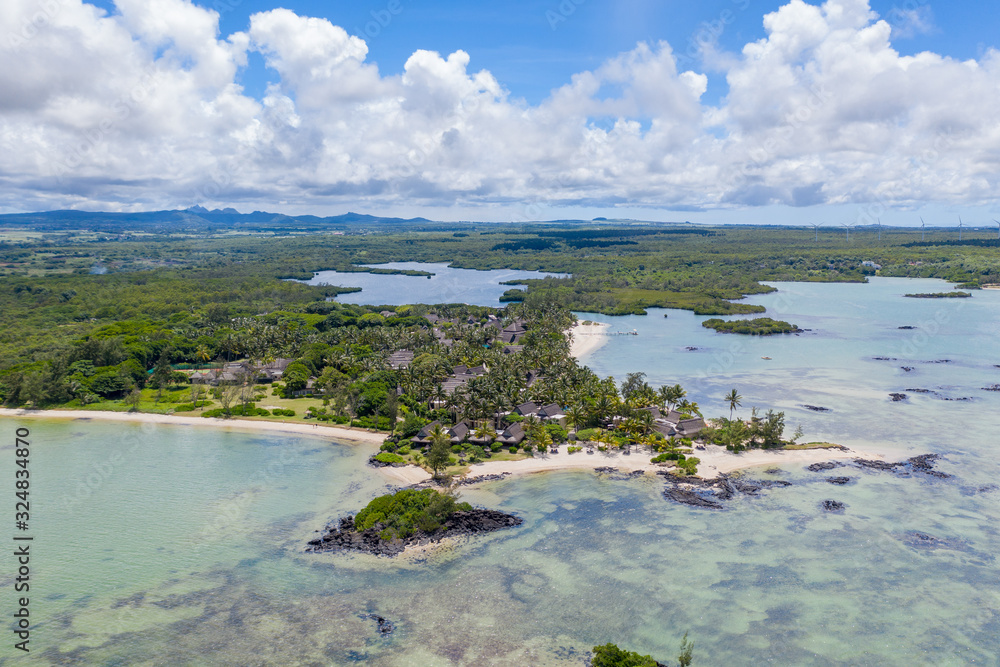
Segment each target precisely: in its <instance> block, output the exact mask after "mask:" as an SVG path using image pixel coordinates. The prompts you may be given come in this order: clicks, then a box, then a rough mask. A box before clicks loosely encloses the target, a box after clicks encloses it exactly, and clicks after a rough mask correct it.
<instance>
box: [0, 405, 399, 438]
mask: <svg viewBox="0 0 1000 667" xmlns="http://www.w3.org/2000/svg"><path fill="white" fill-rule="evenodd" d="M0 417H17V418H24V419H99V420H101V421H122V422H146V423H151V424H172V425H179V426H210V427H213V428H224V429H232V430H241V431H256V432H261V431H272V432H274V431H277V432H283V433H296V434H298V435H309V436H315V437H321V438H329V439H331V440H336V441H337V442H343V443H348V444H365V445H381V444H382V441H383V440H385V436H384V435H383V434H381V433H372V432H369V431H365V430H362V429H353V428H346V427H344V426H326V425H324V424H322V423H316V424H303V423H298V422H278V421H266V420H263V419H261V420H255V419H215V418H206V417H194V416H190V415H158V414H152V413H149V412H105V411H99V410H12V409H9V408H0Z"/></svg>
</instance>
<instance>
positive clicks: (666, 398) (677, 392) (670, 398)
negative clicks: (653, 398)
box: [659, 384, 687, 410]
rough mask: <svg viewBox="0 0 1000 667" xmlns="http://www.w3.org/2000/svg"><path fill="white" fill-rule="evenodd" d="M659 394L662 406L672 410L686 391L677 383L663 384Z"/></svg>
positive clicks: (685, 394)
mask: <svg viewBox="0 0 1000 667" xmlns="http://www.w3.org/2000/svg"><path fill="white" fill-rule="evenodd" d="M659 396H660V400H661V401H663V407H664V408H667V409H668V410H672V409H673V408H674V406H676V405H677V404H678V403H679V402H680V401H681V400H682V399H683V398H684V397H685V396H687V392H686V391H684V388H683V387H681V386H680V385H679V384H675V385H674V386H673V387H667V386H666V385H664V386H662V387H660V392H659Z"/></svg>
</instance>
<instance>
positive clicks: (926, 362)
mask: <svg viewBox="0 0 1000 667" xmlns="http://www.w3.org/2000/svg"><path fill="white" fill-rule="evenodd" d="M924 363H925V364H950V363H951V359H935V360H934V361H925V362H924Z"/></svg>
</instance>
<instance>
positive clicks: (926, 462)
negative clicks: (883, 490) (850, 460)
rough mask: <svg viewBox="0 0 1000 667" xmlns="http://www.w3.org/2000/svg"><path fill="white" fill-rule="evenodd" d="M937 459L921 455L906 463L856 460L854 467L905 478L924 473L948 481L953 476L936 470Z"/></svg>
mask: <svg viewBox="0 0 1000 667" xmlns="http://www.w3.org/2000/svg"><path fill="white" fill-rule="evenodd" d="M937 458H938V455H937V454H921V455H920V456H914V457H911V458H908V459H906V460H905V461H896V462H893V463H890V462H888V461H877V460H872V459H854V465H856V466H858V467H859V468H865V469H868V470H878V471H882V472H891V473H895V474H897V475H902V476H904V477H906V476H908V475H910V474H911V473H922V474H924V475H928V476H930V477H938V478H940V479H948V478H949V477H951V475H949V474H947V473H943V472H939V471H937V470H934V461H935V460H937Z"/></svg>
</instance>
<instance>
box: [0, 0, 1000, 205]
mask: <svg viewBox="0 0 1000 667" xmlns="http://www.w3.org/2000/svg"><path fill="white" fill-rule="evenodd" d="M227 3H228V4H227ZM62 6H63V9H62V10H61V11H58V12H57V13H54V14H52V15H51V16H48V15H46V16H45V17H44V18H45V19H46V21H45V22H44V23H40V24H39V25H41V29H40V30H39V31H38V36H37V37H34V36H32V37H31V38H30V39H28V40H26V41H25V40H22V41H24V44H21V45H18V46H17V48H16V49H12V51H13V53H14V55H13V58H15V59H19V61H18V60H15V62H14V65H15V66H14V67H13V68H9V73H8V74H6V75H0V93H3V94H6V95H5V97H6V98H7V99H8V100H21V99H25V100H26V101H25V103H24V106H23V108H21V107H19V106H18V103H16V102H15V103H14V104H13V108H12V109H8V108H6V107H5V106H4V105H2V104H0V122H2V121H7V123H8V125H7V126H6V136H7V137H8V138H10V137H17V141H20V142H23V144H18V143H17V142H15V143H13V144H11V145H10V147H9V148H10V150H11V151H14V152H16V153H17V154H19V155H25V156H34V158H33V159H31V160H29V159H24V160H21V161H18V160H15V159H13V158H11V159H10V160H9V161H8V162H7V163H6V164H5V163H4V162H3V158H0V173H9V174H18V175H19V178H11V179H7V181H6V183H7V185H6V186H5V185H4V183H5V181H3V180H0V210H2V211H11V210H28V209H34V208H55V207H82V208H95V207H107V208H121V209H137V208H150V207H158V206H164V207H166V206H172V205H178V206H180V205H183V204H193V203H200V204H204V205H210V206H211V205H232V206H235V207H236V208H239V209H247V208H254V207H258V208H268V209H271V210H283V211H288V212H310V213H320V214H322V213H331V212H339V211H341V210H345V209H347V208H352V209H355V210H370V211H373V212H382V213H386V214H398V215H425V216H427V217H438V218H442V219H460V218H463V219H469V218H482V219H502V220H504V219H511V220H517V219H523V218H525V217H535V216H536V215H537V216H538V217H576V216H579V217H593V216H597V215H601V216H608V217H616V216H618V217H636V218H644V219H661V220H675V219H689V220H694V221H704V222H718V221H722V220H732V221H736V222H748V223H760V222H783V221H798V220H804V219H805V218H809V220H810V221H811V220H818V219H823V218H829V219H830V220H831V221H833V220H834V219H836V220H838V221H839V220H842V219H844V218H847V219H848V220H851V219H852V218H856V219H857V221H859V222H864V221H866V220H868V219H872V218H882V220H883V222H887V223H889V224H894V223H895V224H901V223H906V222H909V221H911V220H912V219H914V218H915V217H916V216H917V215H919V214H921V213H923V214H926V216H930V217H931V218H941V219H944V218H951V217H955V218H957V216H958V215H959V214H962V215H964V216H965V217H966V218H967V219H969V220H977V219H979V218H983V219H984V221H988V220H989V219H990V218H991V217H1000V208H998V204H997V200H996V198H995V196H994V195H993V194H992V193H993V192H995V191H996V188H995V187H994V186H996V185H997V183H996V179H995V177H994V174H996V173H998V172H1000V168H998V166H1000V165H998V161H1000V158H998V156H1000V130H997V126H998V123H997V112H996V111H995V109H996V108H998V106H997V103H998V102H1000V99H997V98H1000V95H995V91H996V90H1000V56H998V55H997V52H996V51H995V48H994V47H995V44H996V38H995V35H996V27H997V26H996V23H997V22H996V20H995V19H992V16H991V15H990V14H988V13H987V12H986V11H984V10H983V9H982V5H980V4H979V3H973V2H967V1H964V2H950V3H947V4H945V3H934V2H930V1H929V0H897V1H895V2H889V1H884V0H870V2H868V3H867V4H866V3H865V2H864V0H829V2H827V3H826V4H823V5H822V6H820V2H819V0H811V2H809V3H808V4H803V2H802V1H801V0H787V1H783V2H779V1H773V0H766V1H765V0H705V1H703V2H699V3H692V2H675V1H673V0H660V1H655V0H622V1H620V2H615V3H611V2H604V1H599V0H563V1H562V2H560V1H558V0H550V1H542V0H510V1H508V2H504V3H469V2H457V1H446V2H429V1H427V0H378V1H374V2H373V1H358V2H350V3H349V2H318V1H299V2H286V3H283V4H281V5H277V4H274V3H273V2H272V1H268V0H242V1H241V0H213V2H211V3H209V2H193V3H192V2H190V0H146V1H145V2H144V1H143V0H118V2H117V3H115V2H109V1H108V0H94V1H93V2H90V3H84V2H81V0H63V2H62ZM92 6H96V7H99V8H101V9H103V10H105V12H106V14H104V15H99V14H98V15H90V14H88V11H89V10H88V7H92ZM279 7H280V8H284V9H287V10H290V12H284V13H282V12H281V11H280V10H279ZM213 9H214V10H215V11H216V12H218V14H215V13H213V12H212V11H211V10H213ZM869 9H870V10H871V11H872V12H874V13H875V14H877V15H878V17H879V18H880V19H883V20H884V21H886V22H887V23H888V25H889V26H891V34H890V33H889V31H888V29H887V30H886V31H885V33H884V34H883V33H881V32H880V30H879V29H878V26H879V25H884V24H878V23H877V21H876V20H875V18H874V17H871V16H866V12H867V11H868V10H869ZM19 11H20V13H19ZM33 11H37V4H33V3H32V2H31V1H30V0H9V4H7V5H6V6H5V8H4V9H0V35H2V34H3V33H4V32H6V33H7V34H8V38H10V36H11V35H17V34H19V30H18V25H19V22H20V25H21V26H24V25H27V22H29V21H31V20H34V19H32V14H31V12H33ZM36 16H37V14H36ZM765 16H770V19H769V20H770V21H771V22H772V24H771V25H770V27H766V26H765ZM844 16H847V19H844V18H843V17H844ZM315 19H321V21H319V22H316V21H315ZM337 26H339V27H340V28H343V30H345V31H346V35H343V34H342V33H338V30H339V28H337ZM5 29H6V30H5ZM67 30H73V31H76V32H79V33H80V35H81V37H80V39H81V41H80V45H79V46H78V47H76V48H75V49H74V48H71V46H70V44H68V43H67V42H66V35H67V34H68V33H67ZM60 31H61V32H60ZM22 32H23V30H22ZM49 33H51V34H49ZM88 35H90V37H93V36H94V35H100V38H98V39H96V40H95V39H93V38H87V37H88ZM351 36H353V37H355V38H360V40H362V41H358V40H357V39H355V40H353V41H352V40H351V39H350V37H351ZM50 39H51V42H49V41H47V40H50ZM102 40H103V41H102ZM758 41H760V43H761V44H762V45H763V46H761V47H760V48H758V49H756V54H757V55H756V56H747V55H744V47H746V46H747V45H748V44H753V43H755V42H758ZM800 41H804V42H808V46H807V48H804V49H798V48H789V46H788V45H789V44H796V43H798V42H800ZM661 43H666V44H668V45H669V47H668V48H667V49H664V48H663V47H662V46H661ZM642 44H645V45H647V46H642ZM60 47H61V48H60ZM115 49H117V51H115ZM421 50H423V51H433V52H436V53H437V54H439V57H436V56H431V55H419V52H420V51H421ZM458 52H464V53H465V54H468V57H467V60H466V59H465V56H462V55H458ZM415 54H418V55H415ZM451 54H456V55H455V56H454V57H450V56H451ZM838 54H843V55H838ZM910 56H913V58H910ZM60 58H63V59H64V60H60ZM144 59H147V60H148V62H147V63H146V64H145V65H143V64H142V62H138V61H142V60H144ZM77 61H79V62H77ZM848 61H850V62H848ZM962 61H974V62H973V64H972V65H971V66H964V65H962ZM85 62H89V63H90V64H89V65H88V66H87V70H88V71H87V73H86V74H83V75H81V76H80V77H77V78H76V79H74V80H73V81H72V82H70V81H69V80H68V79H67V78H66V77H67V76H68V74H65V72H69V71H71V70H72V69H73V68H74V67H77V66H79V67H84V65H83V64H82V63H85ZM841 62H844V63H846V65H844V67H841V66H840V63H841ZM344 63H346V65H345V64H344ZM372 65H376V66H377V68H378V69H377V74H376V73H375V70H374V69H372V68H371V66H372ZM143 67H145V69H143ZM845 67H846V68H847V70H848V72H847V74H846V75H845V72H844V71H842V70H843V69H844V68H845ZM153 68H155V70H156V72H157V73H156V74H154V75H147V76H149V77H150V78H152V79H155V85H151V86H150V88H151V89H152V90H153V93H152V99H150V100H148V101H147V100H144V101H141V102H131V101H130V102H129V103H128V109H127V112H126V113H125V117H124V118H120V119H119V118H117V116H118V115H121V114H120V113H115V112H114V111H113V109H115V103H116V102H117V104H119V111H120V105H121V96H122V95H128V94H130V93H129V92H128V91H129V90H132V89H134V87H135V81H136V80H142V74H141V72H143V71H145V72H151V71H153ZM688 70H691V71H692V72H693V73H694V74H692V75H691V76H688V75H685V74H683V73H684V72H686V71H688ZM481 71H485V73H486V74H485V75H484V76H478V75H477V73H479V72H481ZM39 72H44V73H45V75H42V76H40V75H39ZM60 72H62V73H63V74H62V75H61V74H60ZM772 72H773V73H775V74H774V76H773V77H772V76H771V74H772ZM88 75H90V76H92V80H88ZM4 76H6V77H8V78H7V79H5V78H4ZM574 77H576V79H574ZM727 77H731V78H733V77H735V78H734V80H735V81H737V86H736V87H735V88H732V87H731V86H730V84H729V83H728V82H727ZM851 77H854V79H852V78H851ZM772 79H773V80H772ZM574 81H575V83H574ZM233 84H235V86H234V85H233ZM130 86H131V88H130ZM772 86H773V90H772V89H771V88H772ZM817 91H818V92H817ZM897 91H898V93H897ZM116 96H117V97H116ZM160 96H162V99H159V97H160ZM470 100H471V101H472V102H473V103H474V104H473V106H472V107H469V106H468V105H469V102H470ZM32 105H34V106H32ZM170 105H173V106H172V108H168V107H169V106H170ZM8 106H10V105H8ZM102 108H103V109H104V111H101V109H102ZM74 112H76V113H74ZM88 112H89V114H88ZM795 114H800V116H801V117H800V118H798V120H796V119H795V117H794V116H795ZM181 116H186V117H185V118H182V117H181ZM109 118H110V119H111V121H112V122H111V123H110V125H111V127H110V129H107V130H105V129H103V126H102V122H103V123H104V124H105V125H107V124H109V123H108V119H109ZM560 119H561V120H560ZM994 130H996V136H997V137H998V139H997V145H994V143H993V139H994ZM980 137H982V138H983V139H980ZM550 142H551V145H550ZM89 144H93V145H89ZM508 149H509V150H508ZM11 154H13V153H10V152H8V155H11ZM163 155H168V156H169V159H164V160H163V163H162V164H159V163H158V160H159V159H160V157H161V156H163ZM248 155H249V156H250V159H249V160H248V158H247V156H248ZM757 155H761V156H763V157H756V156H757ZM151 156H152V157H151ZM558 156H562V157H558ZM250 163H252V167H249V168H248V167H247V166H245V165H246V164H250ZM401 163H405V164H402V167H404V168H400V165H401ZM236 164H238V165H240V166H239V167H234V166H233V165H236ZM278 166H280V167H281V169H280V170H278V171H275V170H276V169H277V167H278ZM522 171H523V173H519V172H522ZM53 174H55V176H56V178H55V182H52V180H51V177H52V176H53ZM220 174H221V176H220ZM164 177H166V178H165V180H164V181H163V183H162V184H161V185H157V184H158V183H159V182H160V181H159V180H158V179H164ZM720 181H721V184H720ZM206 182H208V185H205V183H206ZM157 187H161V188H162V190H161V191H159V192H155V193H154V192H151V188H153V189H155V188H157Z"/></svg>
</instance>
